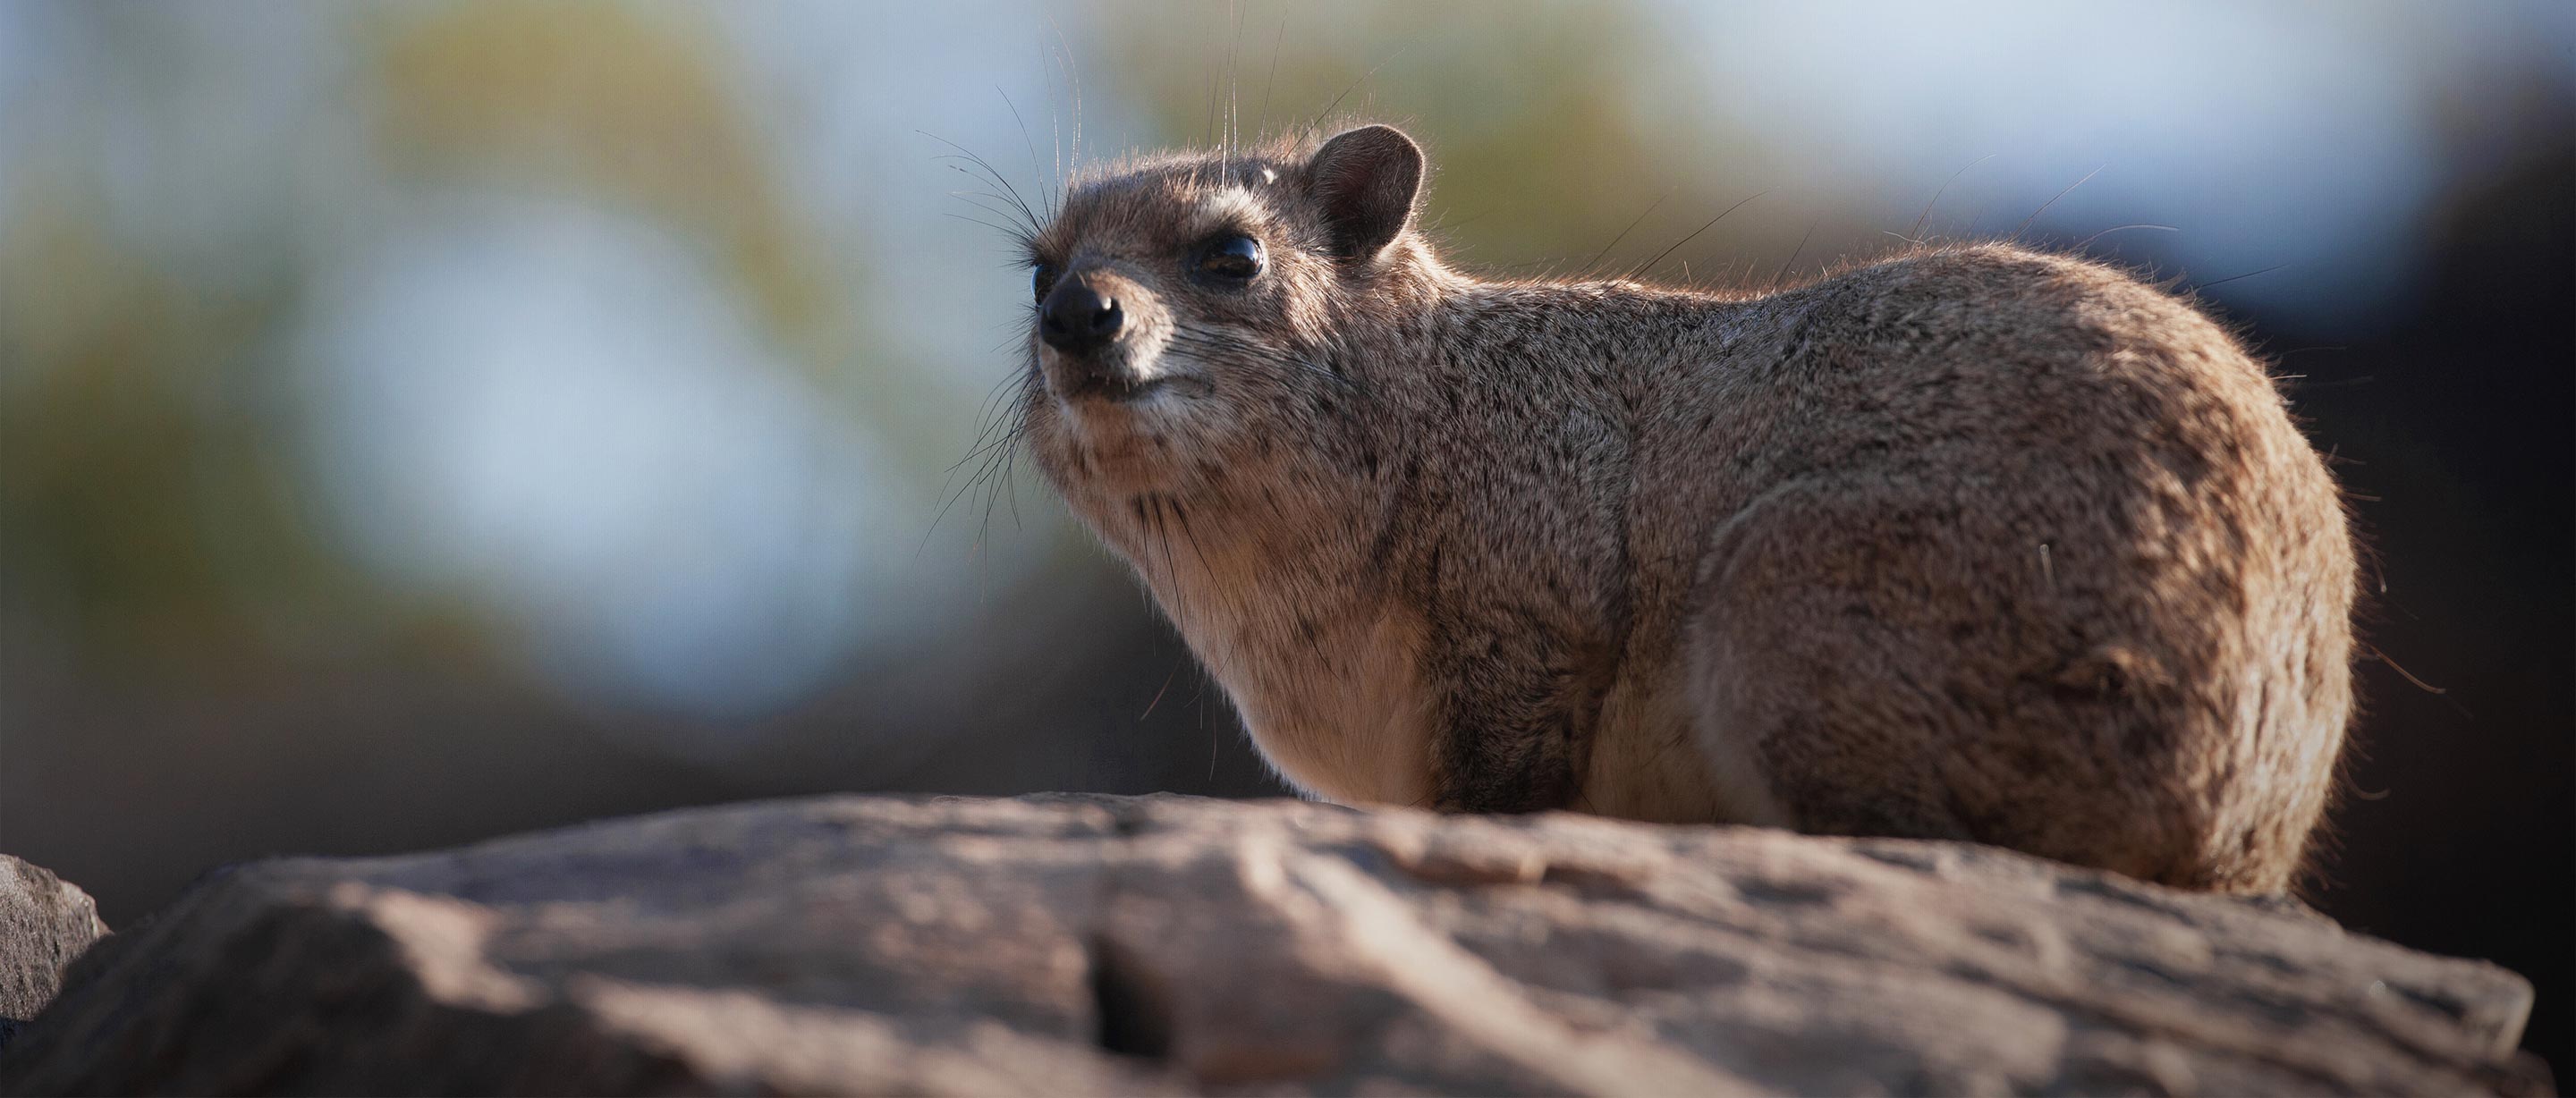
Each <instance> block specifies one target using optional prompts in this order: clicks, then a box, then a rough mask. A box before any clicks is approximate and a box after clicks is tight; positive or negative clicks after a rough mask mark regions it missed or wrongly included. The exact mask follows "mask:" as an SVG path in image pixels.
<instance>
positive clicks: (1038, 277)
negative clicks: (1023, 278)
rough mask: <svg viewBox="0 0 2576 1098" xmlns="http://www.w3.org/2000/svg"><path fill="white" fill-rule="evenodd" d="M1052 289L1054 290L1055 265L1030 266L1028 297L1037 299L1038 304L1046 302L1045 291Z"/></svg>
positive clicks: (1037, 264)
mask: <svg viewBox="0 0 2576 1098" xmlns="http://www.w3.org/2000/svg"><path fill="white" fill-rule="evenodd" d="M1052 289H1055V264H1053V263H1032V264H1030V265H1029V296H1030V297H1032V298H1035V299H1037V300H1038V301H1039V302H1044V301H1046V295H1047V291H1048V290H1052Z"/></svg>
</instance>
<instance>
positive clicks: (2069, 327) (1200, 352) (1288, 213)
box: [1022, 127, 2354, 891]
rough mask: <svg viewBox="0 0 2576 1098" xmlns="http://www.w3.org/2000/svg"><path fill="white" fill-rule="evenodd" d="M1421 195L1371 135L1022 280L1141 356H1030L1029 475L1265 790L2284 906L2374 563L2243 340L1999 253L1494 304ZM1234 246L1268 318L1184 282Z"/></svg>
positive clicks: (2319, 788)
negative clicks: (1867, 843) (2036, 865)
mask: <svg viewBox="0 0 2576 1098" xmlns="http://www.w3.org/2000/svg"><path fill="white" fill-rule="evenodd" d="M1423 175H1424V168H1423V163H1422V159H1421V155H1420V153H1419V151H1418V149H1417V148H1416V146H1415V145H1414V144H1413V143H1412V142H1411V141H1410V140H1409V139H1406V138H1405V137H1404V136H1403V135H1401V134H1398V133H1396V132H1395V131H1393V130H1390V129H1386V128H1384V127H1368V128H1363V129H1359V130H1354V131H1350V132H1348V133H1345V134H1343V135H1342V136H1340V137H1337V138H1335V139H1334V140H1333V141H1331V142H1329V143H1325V144H1323V145H1322V146H1321V147H1318V146H1317V145H1316V143H1313V142H1304V143H1286V144H1281V145H1278V146H1275V147H1271V148H1268V149H1266V150H1261V151H1258V152H1253V153H1245V152H1243V151H1239V150H1236V151H1228V152H1224V153H1213V152H1211V153H1184V154H1177V155H1170V156H1162V157H1155V158H1148V159H1142V160H1137V161H1133V162H1129V163H1125V164H1121V165H1118V166H1115V167H1113V168H1110V169H1107V170H1105V171H1102V172H1100V173H1098V174H1096V175H1093V176H1092V177H1090V178H1088V179H1086V180H1083V181H1081V182H1080V183H1079V184H1078V185H1076V186H1075V187H1073V188H1072V189H1071V191H1070V194H1069V195H1068V197H1067V200H1066V201H1065V203H1064V205H1063V208H1062V210H1061V211H1060V213H1059V214H1058V215H1057V216H1056V217H1055V219H1054V221H1053V223H1052V224H1049V225H1047V226H1045V227H1044V230H1043V231H1042V232H1041V233H1039V234H1037V236H1036V237H1035V238H1034V239H1033V240H1032V242H1031V255H1032V259H1033V261H1036V262H1042V263H1044V264H1047V265H1048V266H1049V267H1051V268H1052V269H1054V270H1056V271H1060V272H1062V274H1063V276H1064V277H1067V278H1081V279H1083V280H1085V283H1086V284H1087V285H1090V286H1092V287H1094V288H1095V289H1097V290H1098V291H1099V292H1101V293H1103V294H1104V295H1110V296H1114V297H1115V299H1116V300H1117V301H1118V302H1120V304H1121V307H1122V308H1123V309H1124V310H1125V315H1126V328H1125V330H1124V332H1123V334H1122V335H1121V337H1120V338H1119V340H1118V342H1117V344H1116V345H1115V346H1113V347H1111V348H1109V349H1108V350H1107V351H1105V352H1102V354H1103V355H1104V356H1105V357H1104V359H1103V361H1101V362H1097V363H1093V364H1091V365H1090V366H1088V367H1084V366H1083V364H1081V363H1077V362H1075V361H1073V359H1072V358H1071V357H1070V356H1067V355H1064V354H1062V353H1059V352H1058V351H1056V350H1054V349H1053V348H1051V347H1049V346H1048V345H1046V344H1045V343H1044V342H1043V341H1042V340H1040V339H1039V338H1037V335H1036V332H1035V330H1034V329H1035V325H1034V324H1033V325H1032V329H1033V330H1032V335H1031V338H1030V341H1029V352H1028V353H1029V371H1028V375H1027V383H1026V385H1025V387H1024V390H1023V409H1022V414H1023V417H1024V421H1023V427H1024V428H1025V430H1026V433H1027V437H1028V440H1029V444H1030V446H1031V448H1032V450H1033V452H1034V453H1035V455H1036V457H1037V458H1038V460H1039V463H1040V465H1041V466H1042V467H1043V469H1044V470H1045V472H1046V474H1047V476H1048V478H1049V480H1050V481H1051V482H1052V483H1053V484H1054V485H1055V487H1056V488H1057V489H1058V490H1059V491H1061V492H1062V494H1063V495H1064V497H1065V499H1066V500H1067V501H1068V502H1069V503H1070V505H1071V506H1072V508H1073V510H1074V511H1075V513H1076V514H1078V515H1079V516H1080V517H1081V518H1082V519H1083V520H1084V521H1085V522H1086V523H1087V524H1088V525H1089V526H1090V527H1091V528H1092V529H1093V530H1094V531H1096V532H1097V533H1098V534H1099V536H1100V537H1101V539H1102V540H1103V541H1104V542H1106V543H1107V544H1108V545H1109V546H1110V547H1111V548H1112V549H1113V550H1115V551H1117V552H1118V553H1119V554H1121V555H1122V556H1123V557H1125V558H1126V560H1127V561H1128V562H1129V563H1130V564H1131V565H1133V566H1134V568H1135V569H1136V571H1137V573H1138V574H1139V576H1140V577H1141V578H1142V579H1143V581H1144V582H1145V583H1146V584H1147V585H1148V586H1149V587H1151V589H1152V590H1153V592H1154V594H1155V596H1156V598H1157V599H1158V601H1159V602H1160V604H1161V605H1162V607H1163V608H1164V610H1165V612H1166V613H1167V614H1169V615H1170V617H1171V618H1172V620H1173V621H1174V623H1175V624H1176V625H1177V627H1178V628H1179V629H1180V631H1181V633H1182V634H1183V636H1184V637H1185V638H1187V640H1188V641H1189V643H1190V644H1191V646H1192V648H1193V649H1194V650H1195V651H1196V652H1197V653H1198V654H1199V655H1200V657H1201V658H1202V659H1203V660H1204V661H1205V662H1206V663H1207V665H1208V667H1209V668H1210V670H1211V671H1212V672H1213V674H1214V675H1215V677H1216V678H1217V680H1218V681H1219V682H1221V683H1222V684H1223V685H1224V687H1225V688H1226V690H1227V691H1228V692H1229V694H1231V696H1232V697H1233V699H1234V701H1235V703H1236V705H1237V707H1238V709H1239V710H1240V711H1241V713H1242V714H1243V717H1244V720H1245V722H1246V724H1247V725H1248V727H1249V728H1250V730H1251V732H1252V735H1253V738H1254V740H1255V742H1256V743H1257V744H1258V745H1259V746H1260V749H1261V751H1262V752H1263V755H1264V757H1265V758H1267V759H1269V760H1270V761H1271V763H1272V764H1273V765H1274V766H1275V767H1276V768H1277V769H1278V770H1279V772H1280V773H1281V774H1282V775H1283V776H1284V777H1285V778H1286V779H1287V780H1289V781H1290V782H1292V783H1294V784H1295V785H1297V786H1298V787H1299V788H1301V789H1303V790H1305V791H1307V792H1309V793H1311V794H1314V795H1317V796H1322V797H1326V798H1330V799H1333V800H1337V801H1344V802H1375V803H1394V804H1423V805H1433V806H1438V807H1441V808H1444V809H1453V810H1467V811H1526V810H1536V809H1548V808H1574V809H1581V810H1588V811H1595V812H1601V813H1606V814H1610V815H1617V816H1625V817H1632V818H1638V819H1648V820H1665V821H1740V822H1753V823H1765V824H1776V825H1785V826H1793V827H1797V828H1800V829H1804V830H1809V831H1817V832H1827V833H1845V834H1882V835H1908V836H1925V837H1940V838H1960V839H1973V840H1979V841H1984V842H1990V843H1997V844H2001V845H2004V846H2010V847H2015V848H2018V849H2021V850H2025V851H2029V852H2031V853H2035V854H2040V855H2043V856H2047V857H2051V858H2057V859H2062V860H2066V861H2071V862H2076V863H2081V864H2087V865H2094V866H2101V867H2105V868H2108V869H2112V870H2116V871H2119V872H2122V873H2127V874H2130V875H2133V876H2137V877H2140V878H2144V879H2148V880H2155V881H2162V882H2166V883H2169V884H2175V885H2180V886H2184V887H2191V888H2207V889H2224V890H2232V891H2274V890H2278V889H2280V888H2282V887H2283V886H2284V885H2285V884H2286V883H2287V882H2288V880H2289V879H2290V877H2291V875H2292V874H2293V872H2294V871H2295V870H2296V868H2297V867H2298V864H2299V860H2300V857H2301V852H2302V850H2303V848H2304V846H2305V844H2306V842H2307V838H2308V835H2309V833H2310V832H2311V831H2312V830H2313V829H2314V827H2315V826H2316V824H2317V821H2318V819H2319V817H2320V814H2321V812H2322V811H2323V809H2324V807H2325V803H2326V799H2327V793H2328V789H2329V787H2330V785H2331V782H2332V775H2333V772H2334V765H2335V760H2336V756H2337V754H2338V752H2339V750H2340V748H2341V744H2342V742H2343V733H2344V726H2345V723H2346V719H2347V714H2348V712H2349V710H2350V707H2351V689H2350V672H2349V666H2348V665H2349V659H2350V651H2351V632H2350V619H2351V600H2352V594H2353V586H2354V582H2353V569H2354V564H2353V548H2352V543H2351V539H2350V536H2349V534H2348V532H2347V529H2346V524H2345V517H2344V513H2343V510H2342V507H2341V505H2340V501H2339V498H2338V495H2337V492H2336V489H2335V487H2334V485H2333V483H2332V481H2331V480H2330V479H2329V477H2328V475H2327V473H2326V470H2325V467H2324V464H2323V463H2322V462H2321V461H2320V460H2319V457H2318V455H2317V454H2316V452H2315V451H2314V449H2313V448H2312V447H2310V446H2309V444H2308V443H2307V441H2306V440H2305V439H2304V438H2303V437H2302V436H2301V435H2300V433H2299V432H2298V430H2297V429H2296V428H2295V427H2294V426H2293V425H2292V423H2291V420H2290V418H2289V416H2288V414H2287V413H2286V411H2285V409H2284V407H2283V404H2282V401H2281V398H2280V397H2279V395H2278V394H2277V393H2276V391H2275V390H2274V388H2273V386H2272V384H2271V382H2270V381H2269V380H2268V379H2267V378H2266V376H2265V374H2264V372H2263V370H2262V369H2261V368H2260V367H2259V366H2258V365H2257V364H2256V363H2255V362H2253V361H2252V360H2251V359H2249V358H2248V356H2247V355H2246V354H2245V352H2244V351H2243V349H2242V348H2240V347H2239V346H2238V344H2237V343H2236V341H2235V340H2234V339H2232V338H2231V337H2230V336H2229V335H2228V333H2227V332H2225V331H2224V330H2222V329H2221V328H2220V327H2218V326H2217V325H2216V324H2213V323H2212V322H2211V321H2210V320H2209V319H2208V318H2206V317H2205V316H2203V315H2202V314H2201V313H2200V312H2199V311H2198V310H2196V309H2195V308H2193V307H2192V306H2191V305H2190V304H2189V303H2187V302H2184V301H2181V300H2178V299H2176V298H2175V297H2173V296H2171V295H2169V294H2167V293H2165V292H2162V291H2161V290H2158V289H2155V288H2153V287H2150V286H2147V285H2144V284H2141V283H2140V282H2138V281H2137V280H2135V279H2133V278H2131V277H2130V276H2128V275H2126V274H2124V273H2122V272H2120V271H2117V270H2114V269H2111V268H2108V267H2104V266H2101V265H2098V264H2094V263H2090V262H2086V261H2083V260H2079V259H2073V258H2068V257H2062V256H2053V255H2045V254H2039V253H2035V252H2032V251H2028V250H2025V249H2022V248H2017V247H2013V246H2010V245H2004V244H1981V245H1973V246H1959V247H1945V248H1925V249H1919V250H1915V251H1911V252H1907V253H1905V254H1901V255H1897V256H1893V257H1890V258H1888V259H1886V260H1884V261H1881V262H1877V263H1874V264H1870V265H1866V266H1860V267H1856V268H1853V269H1850V270H1846V271H1844V272H1842V273H1839V274H1835V275H1833V276H1831V277H1826V278H1823V279H1822V280H1820V281H1816V282H1813V283H1811V284H1808V285H1804V286H1801V287H1798V288H1795V289H1790V290H1786V291H1782V292H1777V293H1769V294H1761V295H1728V294H1718V293H1710V292H1706V291H1702V290H1696V289H1683V288H1672V287H1663V286H1654V285H1647V284H1642V283H1638V282H1631V281H1621V280H1606V281H1582V282H1543V281H1496V280H1490V279H1484V278H1479V277H1474V276H1471V275H1469V274H1466V273H1463V272H1460V271H1457V270H1453V269H1451V268H1450V267H1448V266H1447V265H1445V264H1444V263H1443V262H1442V261H1441V259H1440V258H1439V256H1438V254H1437V253H1436V251H1435V250H1434V248H1433V247H1432V245H1431V244H1430V242H1429V241H1427V240H1426V239H1424V237H1423V236H1422V235H1421V233H1420V232H1419V230H1418V229H1417V228H1416V227H1415V225H1414V218H1413V212H1414V210H1415V209H1416V208H1417V206H1418V203H1419V198H1420V182H1421V180H1422V177H1423ZM1220 234H1242V235H1248V236H1251V237H1253V238H1255V239H1257V240H1258V241H1260V242H1261V244H1262V246H1263V248H1264V250H1265V254H1266V259H1267V265H1266V267H1265V268H1264V269H1263V271H1262V273H1261V275H1260V276H1259V277H1257V278H1255V279H1253V280H1252V281H1251V282H1250V284H1248V285H1245V286H1242V287H1240V288H1233V289H1211V288H1209V287H1207V286H1203V285H1200V284H1199V283H1198V282H1196V281H1194V280H1193V279H1192V278H1190V277H1189V276H1188V275H1187V273H1186V271H1185V270H1184V267H1183V265H1184V264H1185V263H1186V262H1187V257H1188V256H1189V255H1191V254H1192V249H1193V248H1195V247H1197V246H1198V245H1200V244H1201V243H1202V242H1204V241H1206V240H1208V239H1210V238H1211V237H1214V236H1217V235H1220ZM1078 368H1092V369H1111V370H1116V371H1123V373H1122V374H1121V376H1123V377H1127V378H1130V379H1140V380H1146V381H1157V382H1160V383H1161V384H1160V386H1159V387H1158V388H1156V389H1155V390H1154V391H1153V392H1152V394H1151V395H1149V396H1145V397H1142V398H1139V399H1136V400H1133V401H1124V402H1121V401H1109V400H1102V399H1097V398H1093V397H1086V396H1081V395H1078V394H1075V393H1074V391H1073V389H1072V387H1071V386H1070V385H1069V384H1068V382H1067V379H1068V378H1069V377H1071V376H1072V375H1073V372H1074V371H1076V370H1077V369H1078Z"/></svg>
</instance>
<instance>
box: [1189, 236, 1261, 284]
mask: <svg viewBox="0 0 2576 1098" xmlns="http://www.w3.org/2000/svg"><path fill="white" fill-rule="evenodd" d="M1194 266H1195V268H1196V271H1197V274H1198V277H1199V280H1200V281H1203V282H1213V283H1216V284H1218V285H1228V286H1239V285H1241V284H1243V283H1246V282H1250V281H1252V276H1254V275H1257V274H1260V273H1261V242H1260V241H1258V240H1254V239H1252V238H1251V237H1248V236H1221V237H1218V238H1216V239H1215V240H1211V241H1208V242H1207V243H1205V244H1202V245H1200V246H1199V256H1198V262H1197V263H1196V264H1195V265H1194Z"/></svg>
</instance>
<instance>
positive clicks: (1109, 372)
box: [1023, 126, 1437, 496]
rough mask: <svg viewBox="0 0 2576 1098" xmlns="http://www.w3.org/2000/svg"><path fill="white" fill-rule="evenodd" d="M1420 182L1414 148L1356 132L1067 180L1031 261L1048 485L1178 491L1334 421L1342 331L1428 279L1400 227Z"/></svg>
mask: <svg viewBox="0 0 2576 1098" xmlns="http://www.w3.org/2000/svg"><path fill="white" fill-rule="evenodd" d="M1422 175H1423V160H1422V151H1421V149H1420V148H1418V147H1417V146H1415V145H1414V143H1413V141H1412V140H1411V139H1409V138H1407V137H1405V136H1404V134H1402V133H1400V132H1398V131H1396V130H1394V129H1391V128H1388V127H1385V126H1367V127H1363V128H1360V129H1355V130H1350V131H1347V132H1345V133H1343V134H1341V135H1339V136H1337V137H1334V138H1333V139H1332V140H1330V141H1326V142H1324V143H1323V144H1322V145H1321V146H1319V147H1315V148H1313V149H1312V151H1311V152H1308V151H1306V150H1305V149H1303V148H1275V149H1272V150H1269V151H1266V152H1264V151H1253V152H1246V151H1244V150H1232V151H1229V152H1226V153H1216V152H1208V153H1185V154H1178V155H1168V156H1161V157H1155V158H1151V159H1147V160H1143V161H1140V162H1136V163H1133V164H1130V165H1125V166H1122V167H1120V168H1117V169H1114V170H1112V171H1110V172H1108V173H1106V174H1103V175H1100V176H1097V177H1094V178H1092V179H1089V180H1087V181H1084V182H1082V183H1080V184H1078V185H1076V186H1075V187H1074V188H1072V190H1071V192H1070V193H1069V194H1068V195H1067V196H1066V198H1065V201H1064V205H1063V208H1062V210H1061V211H1060V212H1059V213H1058V214H1057V216H1056V217H1055V219H1054V220H1053V222H1052V223H1051V224H1048V225H1047V226H1045V227H1044V228H1043V229H1042V230H1041V231H1040V232H1039V233H1037V234H1036V236H1034V237H1033V238H1031V239H1030V241H1029V255H1028V259H1029V265H1030V271H1031V279H1030V282H1031V290H1032V292H1033V299H1034V305H1035V308H1034V309H1033V311H1032V312H1031V314H1030V318H1029V338H1028V348H1029V352H1028V353H1029V356H1030V368H1031V377H1030V385H1029V386H1028V389H1027V401H1026V405H1025V407H1024V409H1023V411H1024V414H1025V416H1026V426H1027V429H1028V433H1029V439H1030V442H1031V444H1032V447H1033V449H1034V450H1035V451H1036V453H1037V456H1038V458H1039V460H1040V462H1041V464H1042V465H1044V466H1045V467H1046V469H1047V472H1048V473H1049V474H1050V476H1051V477H1053V479H1054V480H1055V481H1056V483H1057V485H1058V486H1059V487H1060V488H1063V489H1065V490H1066V491H1068V493H1073V492H1076V491H1077V490H1078V489H1087V490H1089V492H1090V493H1092V494H1100V495H1107V496H1117V495H1124V494H1128V493H1130V492H1135V491H1147V490H1157V489H1168V488H1179V487H1185V486H1187V484H1188V483H1189V482H1191V481H1193V480H1198V479H1203V478H1204V477H1206V476H1209V475H1213V473H1214V472H1215V471H1216V470H1217V469H1219V468H1221V467H1222V466H1224V465H1225V464H1228V463H1230V461H1231V460H1232V459H1234V458H1235V457H1237V456H1238V455H1239V454H1240V453H1241V452H1243V451H1245V450H1247V449H1251V448H1254V447H1256V446H1258V447H1259V448H1260V449H1264V450H1267V449H1269V446H1268V445H1267V444H1265V443H1262V442H1260V441H1259V440H1261V439H1264V438H1269V439H1277V438H1281V437H1287V438H1295V437H1299V436H1295V435H1288V434H1285V433H1286V432H1293V431H1296V430H1298V429H1299V428H1300V427H1301V426H1304V425H1306V424H1308V423H1309V422H1310V421H1312V420H1313V419H1314V418H1315V417H1317V416H1319V415H1325V414H1328V413H1329V412H1330V411H1331V408H1332V406H1333V403H1334V401H1336V400H1338V399H1342V398H1345V397H1347V396H1348V390H1350V389H1351V388H1352V387H1353V386H1354V384H1355V382H1354V381H1353V380H1352V379H1351V378H1349V377H1347V376H1345V374H1344V373H1343V372H1342V371H1343V369H1344V363H1343V362H1342V361H1341V360H1342V358H1343V357H1344V354H1343V351H1344V349H1345V348H1346V347H1347V346H1348V343H1349V340H1350V338H1351V336H1352V333H1353V332H1354V330H1355V329H1356V328H1360V327H1365V326H1366V325H1368V324H1369V323H1371V322H1372V320H1374V319H1376V318H1381V317H1384V316H1385V315H1387V313H1388V311H1389V309H1390V307H1391V305H1392V303H1393V302H1394V301H1395V300H1396V299H1398V298H1401V297H1402V296H1404V295H1403V293H1402V292H1401V291H1402V288H1403V287H1404V286H1406V285H1418V284H1419V283H1421V282H1422V281H1423V280H1424V279H1428V278H1434V277H1436V276H1437V267H1436V264H1435V262H1434V261H1433V260H1432V259H1431V257H1430V254H1429V252H1428V250H1427V249H1425V248H1424V247H1423V246H1422V245H1421V243H1420V241H1419V240H1418V239H1417V238H1416V237H1415V235H1414V234H1413V233H1411V232H1409V231H1408V230H1409V228H1410V226H1411V224H1412V220H1413V209H1414V202H1415V199H1416V196H1417V195H1418V194H1419V192H1420V189H1421V183H1422Z"/></svg>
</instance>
